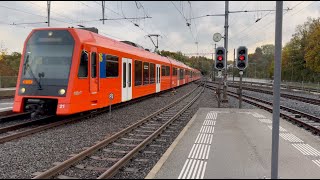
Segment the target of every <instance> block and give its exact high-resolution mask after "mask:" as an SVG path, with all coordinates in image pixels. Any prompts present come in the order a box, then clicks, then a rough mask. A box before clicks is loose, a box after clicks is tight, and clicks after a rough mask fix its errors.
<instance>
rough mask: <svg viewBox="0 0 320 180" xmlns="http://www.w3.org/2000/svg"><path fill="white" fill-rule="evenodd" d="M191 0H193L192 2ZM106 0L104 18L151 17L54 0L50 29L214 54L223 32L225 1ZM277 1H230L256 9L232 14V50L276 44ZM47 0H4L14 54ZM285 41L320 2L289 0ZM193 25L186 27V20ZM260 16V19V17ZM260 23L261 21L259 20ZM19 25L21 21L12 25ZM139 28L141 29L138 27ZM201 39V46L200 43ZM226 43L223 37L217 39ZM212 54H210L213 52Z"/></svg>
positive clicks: (0, 21)
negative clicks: (92, 30)
mask: <svg viewBox="0 0 320 180" xmlns="http://www.w3.org/2000/svg"><path fill="white" fill-rule="evenodd" d="M189 2H190V3H189ZM189 2H188V1H159V2H157V1H111V2H110V1H106V2H105V4H106V9H105V18H110V19H112V18H114V19H115V18H123V17H126V18H136V17H146V16H149V17H151V18H147V19H140V20H130V21H129V20H125V19H122V20H107V21H105V24H104V25H103V24H102V21H99V19H101V18H102V7H101V1H69V2H67V1H52V2H51V22H50V27H68V26H74V27H77V25H83V26H86V27H97V28H98V29H99V33H100V34H102V35H105V36H108V37H110V38H113V39H116V40H129V41H132V42H135V43H138V44H140V45H141V46H143V47H144V48H149V49H152V50H153V49H154V46H153V44H152V42H151V40H150V39H149V38H148V37H146V35H147V34H159V35H161V37H160V38H159V49H160V50H169V51H181V52H182V53H186V54H187V53H195V55H196V53H197V52H198V53H199V54H200V53H211V52H214V44H215V42H214V41H213V39H212V36H213V34H214V33H221V34H222V36H224V21H225V18H224V16H210V17H203V18H196V19H192V20H191V21H190V20H188V19H189V18H195V17H199V16H205V15H212V14H224V11H225V1H189ZM275 6H276V3H275V1H229V11H231V12H232V11H245V10H247V11H251V10H259V12H242V13H230V14H229V33H228V34H229V46H228V47H229V54H228V59H229V60H230V59H233V49H234V48H237V47H238V46H247V47H248V49H249V52H254V50H255V48H256V47H258V46H261V45H264V44H268V43H271V44H274V31H275V11H263V10H275ZM46 7H47V1H1V2H0V41H1V47H2V48H7V49H8V51H9V52H13V51H17V52H21V51H22V48H23V43H24V40H25V38H26V37H27V36H28V34H29V33H30V31H31V30H32V29H33V28H39V27H47V26H48V25H47V24H45V23H43V22H46V21H47V8H46ZM287 8H290V9H292V10H289V11H287V10H284V16H283V45H285V43H287V42H289V40H290V38H291V37H292V34H293V33H294V32H295V28H296V26H297V25H299V24H303V23H304V22H306V21H307V17H312V18H318V17H319V16H320V2H319V1H284V9H287ZM186 19H187V21H188V22H189V23H190V24H191V25H190V27H188V26H187V25H186V23H187V21H186ZM258 19H261V20H259V21H257V20H258ZM256 21H257V22H256ZM12 24H16V25H12ZM134 24H136V25H138V26H139V27H137V26H136V25H134ZM196 42H198V48H197V44H196ZM216 45H217V47H218V46H223V45H224V42H223V39H221V40H220V41H219V42H217V43H216ZM209 57H211V55H210V56H209Z"/></svg>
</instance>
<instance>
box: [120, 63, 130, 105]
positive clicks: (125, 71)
mask: <svg viewBox="0 0 320 180" xmlns="http://www.w3.org/2000/svg"><path fill="white" fill-rule="evenodd" d="M121 80H122V91H121V94H122V102H124V101H129V100H131V99H132V59H128V58H122V78H121Z"/></svg>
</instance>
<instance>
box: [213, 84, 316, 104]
mask: <svg viewBox="0 0 320 180" xmlns="http://www.w3.org/2000/svg"><path fill="white" fill-rule="evenodd" d="M210 83H213V82H210ZM229 86H230V87H233V88H239V85H234V84H233V85H229ZM242 89H243V90H248V91H254V92H261V93H265V94H271V95H272V94H273V91H269V90H264V89H260V88H253V87H246V86H242ZM281 97H283V98H288V99H293V100H298V101H302V102H305V103H309V104H313V105H319V106H320V100H318V99H312V98H306V97H302V96H295V95H291V94H285V93H281Z"/></svg>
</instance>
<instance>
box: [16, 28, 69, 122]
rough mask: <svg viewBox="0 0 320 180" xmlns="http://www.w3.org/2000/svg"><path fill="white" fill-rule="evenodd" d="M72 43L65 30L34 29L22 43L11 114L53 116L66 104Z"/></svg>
mask: <svg viewBox="0 0 320 180" xmlns="http://www.w3.org/2000/svg"><path fill="white" fill-rule="evenodd" d="M74 47H75V40H74V38H73V36H72V34H71V33H70V32H69V31H68V29H36V30H33V31H32V32H31V33H30V35H29V36H28V38H27V40H26V41H25V46H24V51H23V55H22V58H21V63H20V70H19V76H18V81H17V86H16V87H17V88H16V93H15V100H14V106H13V111H14V112H29V111H30V112H32V116H35V115H38V114H39V115H41V114H57V109H58V106H59V105H61V104H67V103H68V98H67V93H68V84H69V75H70V68H71V64H72V58H73V52H74Z"/></svg>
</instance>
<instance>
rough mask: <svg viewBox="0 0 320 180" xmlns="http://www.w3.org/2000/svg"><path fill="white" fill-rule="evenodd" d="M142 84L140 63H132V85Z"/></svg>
mask: <svg viewBox="0 0 320 180" xmlns="http://www.w3.org/2000/svg"><path fill="white" fill-rule="evenodd" d="M141 84H142V61H134V85H135V86H139V85H141Z"/></svg>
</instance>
